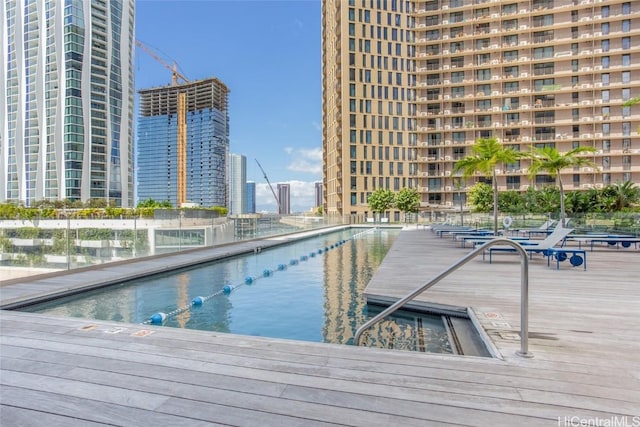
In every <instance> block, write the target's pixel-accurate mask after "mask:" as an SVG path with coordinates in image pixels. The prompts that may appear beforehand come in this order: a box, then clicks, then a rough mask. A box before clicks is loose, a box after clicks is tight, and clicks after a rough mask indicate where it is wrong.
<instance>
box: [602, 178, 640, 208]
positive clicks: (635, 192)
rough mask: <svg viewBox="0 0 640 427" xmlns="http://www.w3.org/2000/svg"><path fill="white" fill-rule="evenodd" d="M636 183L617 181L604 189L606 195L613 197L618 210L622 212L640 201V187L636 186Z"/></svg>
mask: <svg viewBox="0 0 640 427" xmlns="http://www.w3.org/2000/svg"><path fill="white" fill-rule="evenodd" d="M634 185H635V184H634V183H633V182H631V181H626V182H625V183H619V182H617V183H616V184H613V185H609V186H607V187H606V188H605V189H604V190H603V193H604V194H605V195H606V196H609V197H611V198H612V200H613V202H614V210H615V211H616V212H620V211H622V210H623V209H624V208H628V207H629V206H632V205H634V204H636V203H638V202H639V201H640V187H634Z"/></svg>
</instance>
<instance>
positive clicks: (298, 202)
mask: <svg viewBox="0 0 640 427" xmlns="http://www.w3.org/2000/svg"><path fill="white" fill-rule="evenodd" d="M315 182H316V181H287V182H282V183H281V184H285V183H286V184H289V186H290V190H291V199H290V204H291V212H306V211H308V210H309V209H311V208H314V207H315V201H316V187H315ZM277 184H278V183H273V190H274V191H275V192H276V194H277V191H278V185H277ZM256 210H257V211H258V212H261V211H267V212H277V211H278V206H277V204H276V200H275V198H274V197H273V193H272V192H271V190H270V189H269V185H268V184H266V183H256Z"/></svg>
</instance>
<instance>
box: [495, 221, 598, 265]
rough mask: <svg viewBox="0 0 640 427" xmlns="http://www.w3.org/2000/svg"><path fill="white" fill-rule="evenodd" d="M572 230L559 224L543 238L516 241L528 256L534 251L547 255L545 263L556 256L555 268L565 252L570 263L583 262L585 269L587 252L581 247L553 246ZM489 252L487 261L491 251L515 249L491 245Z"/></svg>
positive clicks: (563, 239)
mask: <svg viewBox="0 0 640 427" xmlns="http://www.w3.org/2000/svg"><path fill="white" fill-rule="evenodd" d="M572 231H573V228H564V227H562V226H561V225H558V226H556V228H554V229H553V232H552V233H551V234H549V235H548V236H547V237H546V238H545V239H544V240H524V241H518V243H519V244H520V245H521V246H522V248H523V249H524V250H525V251H526V252H527V253H528V254H529V256H530V257H533V254H535V253H542V254H543V255H544V256H546V257H547V265H549V264H550V258H551V257H552V256H553V257H555V258H556V261H557V263H556V268H560V267H559V264H560V261H564V260H565V259H567V254H571V259H570V262H571V265H573V266H574V267H575V266H579V265H582V264H583V262H584V269H585V270H586V269H587V264H586V260H587V254H586V251H585V250H583V249H577V248H564V247H555V246H556V245H557V244H559V243H562V244H564V241H565V239H566V238H567V236H568V235H569V233H571V232H572ZM487 251H488V252H489V263H490V264H491V262H492V255H493V252H516V250H515V249H514V248H512V247H507V246H493V247H491V248H489V249H487ZM484 256H485V252H483V253H482V258H483V259H484Z"/></svg>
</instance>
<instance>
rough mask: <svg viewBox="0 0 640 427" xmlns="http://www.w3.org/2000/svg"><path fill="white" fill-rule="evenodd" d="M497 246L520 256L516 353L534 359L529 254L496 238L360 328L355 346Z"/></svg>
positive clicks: (513, 242) (508, 242) (355, 338)
mask: <svg viewBox="0 0 640 427" xmlns="http://www.w3.org/2000/svg"><path fill="white" fill-rule="evenodd" d="M496 245H508V246H512V247H513V248H514V249H515V250H516V251H517V252H518V253H519V255H520V350H519V351H517V352H516V354H517V355H518V356H521V357H533V355H532V354H531V353H529V351H528V347H529V258H528V255H527V252H526V251H525V250H524V249H523V248H522V246H521V245H520V244H518V243H517V242H515V241H513V240H510V239H505V238H496V239H493V240H490V241H488V242H487V243H485V244H484V245H482V246H480V247H478V248H476V249H474V250H473V251H471V252H470V253H468V254H467V255H466V256H465V257H463V258H462V259H460V260H459V261H458V262H456V263H454V264H452V265H451V266H449V267H448V268H447V269H445V270H444V271H443V272H442V273H440V274H438V275H437V276H436V277H434V278H433V279H431V280H430V281H429V282H427V283H426V284H424V285H422V286H420V287H419V288H417V289H415V290H414V291H413V292H411V293H410V294H408V295H407V296H405V297H404V298H402V299H399V300H398V301H396V302H395V303H394V304H392V305H390V306H389V307H388V308H387V309H386V310H384V311H382V312H381V313H380V314H378V315H377V316H375V317H374V318H373V319H371V320H369V321H368V322H366V323H365V324H364V325H362V326H360V327H359V328H358V330H357V331H356V334H355V336H354V339H353V342H354V344H355V345H360V339H361V337H362V334H363V333H364V331H366V330H367V329H369V328H370V327H371V326H373V325H375V324H376V323H378V322H380V321H381V320H382V319H384V318H385V317H387V316H388V315H390V314H392V313H393V312H395V311H396V310H398V309H400V308H402V307H403V306H404V305H405V304H406V303H408V302H409V301H411V300H413V299H414V298H415V297H417V296H418V295H420V294H421V293H423V292H424V291H426V290H427V289H429V288H430V287H432V286H433V285H435V284H436V283H438V282H440V281H441V280H442V279H444V278H445V277H447V276H448V275H450V274H451V273H453V272H454V271H456V270H458V269H459V268H460V267H462V266H463V265H465V264H466V263H468V262H469V261H471V260H472V259H473V258H475V257H476V256H478V254H480V253H482V252H483V251H484V250H486V249H487V248H490V247H491V246H496Z"/></svg>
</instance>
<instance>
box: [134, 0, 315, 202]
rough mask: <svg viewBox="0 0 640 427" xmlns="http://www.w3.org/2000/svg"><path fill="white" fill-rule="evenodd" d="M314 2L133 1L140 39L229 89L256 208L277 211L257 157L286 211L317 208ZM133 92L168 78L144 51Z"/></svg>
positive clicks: (236, 138) (189, 72)
mask: <svg viewBox="0 0 640 427" xmlns="http://www.w3.org/2000/svg"><path fill="white" fill-rule="evenodd" d="M320 32H321V29H320V0H288V1H287V0H282V1H275V0H270V1H259V0H255V1H246V0H233V1H230V0H229V1H226V0H225V1H220V0H209V1H206V0H204V1H184V0H171V1H169V0H138V1H137V2H136V38H137V39H138V40H140V41H141V42H142V43H144V44H145V45H147V46H148V47H150V48H151V49H153V50H154V51H155V52H156V53H157V54H158V55H159V56H160V57H161V58H162V59H163V60H164V61H166V62H168V63H173V61H175V62H176V63H177V64H178V65H179V70H180V72H181V73H182V74H184V75H185V76H186V77H187V78H189V80H198V79H203V78H207V77H212V76H213V77H217V78H219V79H220V80H222V81H223V82H224V83H225V84H226V85H227V86H228V87H229V90H230V95H229V122H230V135H229V136H230V148H229V152H230V153H234V154H241V155H244V156H246V158H247V180H248V181H255V182H256V210H257V211H258V212H260V211H269V212H275V211H277V205H276V202H275V199H274V198H273V194H272V193H271V190H270V189H269V188H268V186H267V183H266V181H265V179H264V176H263V175H262V172H261V171H260V169H259V168H258V165H257V164H256V161H255V159H257V160H258V161H259V162H260V164H261V165H262V167H263V168H264V169H265V172H266V173H267V176H268V178H269V181H271V183H272V185H273V186H274V188H275V186H276V185H277V184H278V183H288V184H290V189H291V210H292V212H299V211H307V210H309V209H310V208H312V207H314V205H315V182H318V181H321V180H322V132H321V129H322V124H321V120H322V104H321V103H322V100H321V99H322V97H321V89H322V88H321V49H320V46H321V37H320ZM135 73H136V90H139V89H143V88H150V87H156V86H164V85H167V84H170V83H171V71H170V70H168V69H167V68H165V67H164V66H162V65H161V64H160V63H159V62H157V61H156V60H155V59H153V58H152V57H151V56H150V55H148V54H147V53H146V52H144V51H143V50H142V49H137V50H136V54H135Z"/></svg>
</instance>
